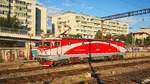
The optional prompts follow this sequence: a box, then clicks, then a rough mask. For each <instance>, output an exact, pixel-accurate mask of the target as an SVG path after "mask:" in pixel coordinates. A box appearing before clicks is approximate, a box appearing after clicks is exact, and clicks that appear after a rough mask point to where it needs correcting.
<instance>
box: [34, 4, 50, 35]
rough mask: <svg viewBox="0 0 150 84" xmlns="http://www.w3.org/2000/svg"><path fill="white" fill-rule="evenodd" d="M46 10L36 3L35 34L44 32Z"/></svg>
mask: <svg viewBox="0 0 150 84" xmlns="http://www.w3.org/2000/svg"><path fill="white" fill-rule="evenodd" d="M47 22H48V12H47V9H46V8H45V7H43V6H41V5H38V4H37V5H36V35H40V34H41V33H44V34H46V33H47V28H48V24H47Z"/></svg>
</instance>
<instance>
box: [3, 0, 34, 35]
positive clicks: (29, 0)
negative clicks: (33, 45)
mask: <svg viewBox="0 0 150 84" xmlns="http://www.w3.org/2000/svg"><path fill="white" fill-rule="evenodd" d="M9 4H10V6H11V8H10V7H9ZM35 6H36V0H10V2H9V0H0V17H7V15H8V14H9V11H10V16H16V17H17V18H18V19H19V20H20V22H21V23H22V24H23V25H24V26H27V27H29V28H31V31H30V32H31V33H32V34H35Z"/></svg>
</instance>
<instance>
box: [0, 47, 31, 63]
mask: <svg viewBox="0 0 150 84" xmlns="http://www.w3.org/2000/svg"><path fill="white" fill-rule="evenodd" d="M0 58H1V59H3V61H4V62H14V61H17V60H24V59H29V57H28V49H26V48H0Z"/></svg>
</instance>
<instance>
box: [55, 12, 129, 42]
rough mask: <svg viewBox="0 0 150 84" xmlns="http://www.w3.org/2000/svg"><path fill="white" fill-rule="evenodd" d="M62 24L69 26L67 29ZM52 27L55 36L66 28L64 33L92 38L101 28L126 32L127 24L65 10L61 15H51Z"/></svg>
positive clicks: (113, 32)
mask: <svg viewBox="0 0 150 84" xmlns="http://www.w3.org/2000/svg"><path fill="white" fill-rule="evenodd" d="M64 24H66V25H68V26H70V27H71V29H70V30H68V28H67V27H65V26H64ZM52 26H53V27H52V28H53V30H52V31H53V32H54V34H55V37H57V36H59V35H60V34H61V33H63V32H64V31H66V30H68V31H67V32H66V34H71V35H76V34H80V35H82V37H83V38H90V39H93V38H94V37H95V34H96V32H97V31H98V30H102V27H103V33H104V35H106V34H128V29H129V28H128V24H127V23H123V22H119V21H112V20H111V21H104V23H103V24H102V21H101V19H100V18H98V17H95V16H88V15H83V14H77V13H73V12H67V13H64V14H61V15H57V16H53V17H52Z"/></svg>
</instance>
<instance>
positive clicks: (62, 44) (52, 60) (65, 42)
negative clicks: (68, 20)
mask: <svg viewBox="0 0 150 84" xmlns="http://www.w3.org/2000/svg"><path fill="white" fill-rule="evenodd" d="M125 51H126V50H125V48H124V42H118V41H101V40H91V39H62V38H53V39H45V40H44V41H43V42H40V45H39V46H38V48H37V49H36V52H38V54H37V56H35V59H37V60H40V61H41V63H42V64H43V65H48V66H52V65H57V64H64V63H65V64H66V63H77V62H86V61H87V60H88V58H89V56H90V58H91V59H92V60H100V59H119V58H122V57H123V56H124V54H125Z"/></svg>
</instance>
